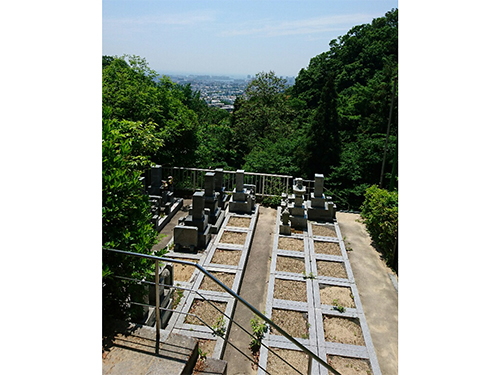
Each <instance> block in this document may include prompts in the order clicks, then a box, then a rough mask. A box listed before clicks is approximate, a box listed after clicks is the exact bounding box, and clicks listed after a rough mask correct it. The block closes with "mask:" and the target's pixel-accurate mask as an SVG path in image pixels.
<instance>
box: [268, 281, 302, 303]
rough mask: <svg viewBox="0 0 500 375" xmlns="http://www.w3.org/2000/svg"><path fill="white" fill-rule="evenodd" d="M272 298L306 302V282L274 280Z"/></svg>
mask: <svg viewBox="0 0 500 375" xmlns="http://www.w3.org/2000/svg"><path fill="white" fill-rule="evenodd" d="M274 298H275V299H282V300H290V301H298V302H307V286H306V282H305V281H297V280H286V279H278V278H276V279H275V281H274Z"/></svg>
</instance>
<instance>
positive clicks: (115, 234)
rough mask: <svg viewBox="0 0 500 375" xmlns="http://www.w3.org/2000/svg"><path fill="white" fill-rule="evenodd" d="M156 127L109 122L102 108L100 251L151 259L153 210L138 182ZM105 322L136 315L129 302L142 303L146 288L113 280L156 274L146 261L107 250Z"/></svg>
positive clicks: (155, 143) (154, 142)
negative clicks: (143, 255) (135, 254)
mask: <svg viewBox="0 0 500 375" xmlns="http://www.w3.org/2000/svg"><path fill="white" fill-rule="evenodd" d="M153 133H154V125H153V124H143V123H140V122H130V121H118V120H113V119H110V110H109V109H108V108H104V110H103V122H102V246H103V247H105V248H113V249H120V250H126V251H133V252H137V253H143V254H149V253H150V249H151V248H152V246H153V245H154V244H155V243H156V242H157V239H156V231H155V230H154V228H153V225H152V224H151V223H150V218H151V214H150V205H149V202H148V198H147V196H146V195H145V194H144V192H143V188H142V184H141V182H140V181H139V177H140V175H141V171H142V169H143V168H144V167H145V166H146V165H147V164H148V162H149V160H148V159H147V158H146V157H145V156H144V155H142V152H143V151H144V149H145V148H152V149H154V148H157V147H159V146H160V145H161V140H159V139H157V138H156V137H155V136H154V135H153ZM102 262H103V318H108V317H123V314H125V315H130V314H131V313H133V311H131V310H130V309H127V308H126V305H125V301H126V299H127V298H129V297H130V298H132V300H133V301H136V302H140V301H141V298H142V295H143V293H144V287H141V286H139V285H136V284H133V283H126V282H123V281H120V280H118V279H115V278H114V276H127V277H132V278H139V279H141V278H142V277H144V276H145V274H146V273H148V272H149V271H150V270H151V269H152V266H153V265H152V264H151V262H149V261H146V260H143V259H137V258H132V257H129V258H127V257H124V256H123V255H118V254H115V253H110V252H107V251H104V252H103V254H102Z"/></svg>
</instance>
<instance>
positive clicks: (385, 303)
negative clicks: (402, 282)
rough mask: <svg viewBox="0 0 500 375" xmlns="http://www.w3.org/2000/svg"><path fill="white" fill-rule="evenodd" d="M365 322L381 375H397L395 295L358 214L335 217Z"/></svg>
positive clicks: (340, 213) (388, 270) (396, 296)
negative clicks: (346, 250)
mask: <svg viewBox="0 0 500 375" xmlns="http://www.w3.org/2000/svg"><path fill="white" fill-rule="evenodd" d="M337 221H338V224H339V226H340V230H341V232H342V235H343V236H344V243H345V246H346V249H352V251H348V256H349V261H350V263H351V267H352V272H353V274H354V278H355V279H356V286H357V288H358V292H359V296H360V299H361V303H362V305H363V311H364V313H365V317H366V322H367V324H368V327H369V329H370V335H371V337H372V341H373V346H374V347H375V352H376V353H377V359H378V362H379V365H380V370H381V371H382V374H384V375H396V374H397V373H398V292H397V290H396V288H395V286H394V284H393V282H392V281H391V278H390V277H389V275H394V278H395V279H396V280H397V277H396V276H395V274H394V272H393V271H392V270H391V269H390V268H389V267H387V266H386V264H385V262H384V261H383V260H381V258H380V254H379V253H378V252H377V251H376V250H375V249H374V248H373V246H372V245H371V238H370V235H369V234H368V232H367V231H366V227H365V225H364V224H363V223H362V222H361V218H360V216H359V215H358V214H350V213H343V212H338V213H337Z"/></svg>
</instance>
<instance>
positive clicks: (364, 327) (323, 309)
mask: <svg viewBox="0 0 500 375" xmlns="http://www.w3.org/2000/svg"><path fill="white" fill-rule="evenodd" d="M313 223H314V225H324V224H322V223H318V222H310V221H309V222H308V230H309V231H308V233H309V242H310V246H309V247H310V254H311V258H310V261H311V267H312V268H313V269H315V271H317V266H316V261H317V260H322V261H336V262H341V263H343V264H344V267H345V270H346V273H347V279H344V278H334V277H328V276H318V277H317V278H316V279H314V280H313V288H314V301H315V303H314V305H315V312H316V319H315V320H316V331H317V338H318V342H317V347H318V350H319V355H320V357H321V358H322V359H323V360H325V361H327V355H337V356H343V357H351V358H361V359H367V360H368V361H369V362H370V367H371V370H372V373H373V374H374V375H382V373H381V371H380V366H379V364H378V360H377V355H376V353H375V348H374V347H373V342H372V340H371V336H370V331H369V328H368V324H367V323H366V318H365V314H364V312H363V308H362V305H361V299H360V298H359V293H358V289H357V287H356V281H355V279H354V274H353V272H352V268H351V263H350V262H349V257H348V255H347V250H346V248H345V244H344V239H343V237H342V233H341V232H340V226H339V224H338V222H337V221H335V222H334V223H333V225H334V228H335V233H336V235H337V237H327V236H316V235H314V232H313V230H312V224H313ZM330 225H331V224H330ZM315 240H316V241H323V242H336V243H338V244H339V246H340V251H341V254H342V256H341V257H340V256H335V255H329V254H316V253H315V251H314V241H315ZM320 284H322V285H332V286H340V287H349V288H351V293H352V296H353V298H354V305H355V306H356V307H355V308H346V310H345V312H343V313H341V312H339V311H337V310H334V309H333V306H332V305H325V304H321V299H320V294H319V291H320ZM324 315H329V316H338V317H344V318H355V319H357V320H358V321H359V325H360V326H361V331H362V333H363V340H364V342H365V345H363V346H359V345H350V344H341V343H334V342H329V341H326V340H325V334H324V330H323V316H324ZM319 367H320V368H319V374H321V375H328V370H327V369H325V368H323V367H322V366H319Z"/></svg>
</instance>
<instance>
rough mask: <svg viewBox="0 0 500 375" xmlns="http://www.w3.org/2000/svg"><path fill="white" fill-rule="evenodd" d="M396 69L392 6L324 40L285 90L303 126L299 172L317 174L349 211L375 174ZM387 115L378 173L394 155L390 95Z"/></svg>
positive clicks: (394, 130) (394, 127)
mask: <svg viewBox="0 0 500 375" xmlns="http://www.w3.org/2000/svg"><path fill="white" fill-rule="evenodd" d="M397 70H398V10H397V9H395V10H392V11H390V12H387V13H386V15H385V17H381V18H377V19H374V20H373V21H372V23H371V24H365V25H358V26H355V27H353V28H352V29H351V30H349V32H348V33H347V34H346V35H343V36H341V37H339V38H337V39H336V40H332V42H331V43H330V50H329V51H327V52H324V53H321V54H320V55H318V56H315V57H313V58H312V59H311V61H310V63H309V66H308V67H307V68H306V69H302V70H301V71H300V72H299V75H298V77H297V79H296V82H295V85H294V86H293V88H291V89H290V91H289V92H290V94H291V96H292V98H293V100H294V105H295V107H297V106H299V105H300V108H301V113H302V115H301V116H302V119H303V121H304V122H305V123H308V124H309V128H308V129H309V130H308V137H307V141H306V143H307V152H306V153H305V155H304V156H305V158H306V159H307V162H306V163H305V166H306V167H307V169H304V170H303V171H302V172H303V175H307V176H308V177H309V178H312V175H313V174H314V173H318V172H322V173H324V174H325V177H326V178H325V185H326V186H325V187H326V188H330V189H331V190H332V191H333V192H335V195H336V196H338V197H341V200H342V201H346V202H347V203H348V206H349V208H351V209H358V208H359V207H360V205H361V204H362V202H363V194H364V191H365V190H366V188H368V187H369V186H370V185H372V184H374V183H378V181H379V178H380V170H381V166H382V158H383V154H384V144H385V136H386V131H387V120H388V117H389V107H390V99H391V93H392V85H393V81H394V79H396V77H397ZM392 119H393V120H392V124H391V132H390V138H389V149H388V155H387V165H386V171H390V170H391V168H392V165H390V164H392V163H393V160H394V155H395V153H396V141H397V138H396V137H397V121H398V118H397V92H396V100H395V107H394V110H393V117H392ZM306 128H307V126H306ZM396 162H397V160H396ZM385 181H388V179H386V180H385ZM342 208H348V207H342Z"/></svg>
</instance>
